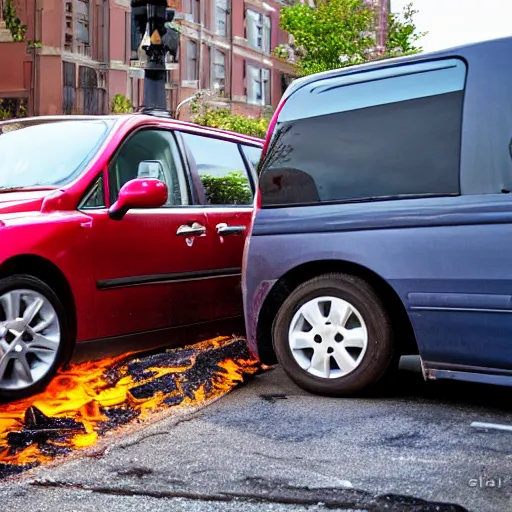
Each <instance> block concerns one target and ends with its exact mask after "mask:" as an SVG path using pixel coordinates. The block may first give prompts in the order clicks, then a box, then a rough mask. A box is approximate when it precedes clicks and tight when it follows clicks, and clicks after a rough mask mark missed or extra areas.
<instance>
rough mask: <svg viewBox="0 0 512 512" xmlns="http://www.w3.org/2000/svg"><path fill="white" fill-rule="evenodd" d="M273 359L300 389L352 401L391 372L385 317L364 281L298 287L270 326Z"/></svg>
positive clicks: (347, 278)
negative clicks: (273, 352) (355, 396)
mask: <svg viewBox="0 0 512 512" xmlns="http://www.w3.org/2000/svg"><path fill="white" fill-rule="evenodd" d="M272 334H273V343H274V350H275V353H276V357H277V359H278V361H279V363H280V364H281V366H282V367H283V369H284V370H285V372H286V373H287V374H288V376H289V377H290V378H291V379H292V380H293V381H294V382H295V383H296V384H297V385H298V386H300V387H301V388H303V389H305V390H307V391H310V392H312V393H316V394H320V395H327V396H350V395H355V394H358V393H361V392H362V391H363V390H368V389H369V388H371V387H373V386H375V385H376V384H377V383H378V382H380V381H381V379H382V378H383V377H384V376H385V375H386V374H387V372H388V371H390V370H391V369H392V368H393V367H394V361H395V359H396V358H395V350H394V341H393V333H392V328H391V323H390V319H389V316H388V314H387V312H386V309H385V308H384V305H383V304H382V301H381V300H380V298H379V297H378V295H377V294H376V293H375V291H374V289H373V288H372V287H371V286H370V285H369V284H368V283H367V282H366V281H364V280H363V279H361V278H359V277H356V276H353V275H348V274H342V273H331V274H325V275H322V276H319V277H315V278H313V279H311V280H309V281H307V282H305V283H303V284H301V285H300V286H298V287H297V288H296V289H295V290H294V291H293V292H292V293H291V294H290V295H289V297H288V298H287V299H286V300H285V301H284V303H283V305H282V307H281V308H280V310H279V312H278V314H277V315H276V318H275V320H274V324H273V333H272Z"/></svg>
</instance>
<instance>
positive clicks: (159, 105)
mask: <svg viewBox="0 0 512 512" xmlns="http://www.w3.org/2000/svg"><path fill="white" fill-rule="evenodd" d="M131 6H132V14H133V17H134V21H135V27H134V28H135V29H136V30H137V33H138V34H137V35H138V38H137V40H138V41H139V42H140V44H137V46H138V48H142V49H143V50H144V51H145V53H146V55H147V64H146V66H145V68H144V107H145V108H146V109H154V110H166V109H167V102H166V98H165V78H166V68H165V55H166V53H167V52H169V51H171V49H170V48H169V46H168V45H167V44H166V39H167V38H165V35H166V33H167V30H168V29H167V27H166V26H165V25H166V23H170V22H171V21H172V20H173V19H174V14H175V11H174V9H169V8H168V7H167V0H132V1H131Z"/></svg>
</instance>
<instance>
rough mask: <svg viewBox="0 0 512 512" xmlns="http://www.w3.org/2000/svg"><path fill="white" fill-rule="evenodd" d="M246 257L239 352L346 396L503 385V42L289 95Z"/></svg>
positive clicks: (510, 258) (508, 296)
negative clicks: (454, 383)
mask: <svg viewBox="0 0 512 512" xmlns="http://www.w3.org/2000/svg"><path fill="white" fill-rule="evenodd" d="M259 173H260V175H259V180H260V187H259V188H260V190H259V197H258V208H257V210H256V213H255V218H254V223H253V226H252V232H251V236H250V237H248V241H247V243H246V249H245V254H244V265H243V266H244V269H243V271H244V276H243V288H244V301H245V317H246V326H247V336H248V340H249V344H250V347H251V350H252V351H253V353H254V354H255V355H257V356H258V357H259V358H260V359H261V360H262V361H263V362H264V363H267V364H273V363H275V362H276V361H278V362H279V363H280V364H281V365H282V366H283V368H284V370H285V371H286V372H287V374H288V375H289V376H290V377H291V378H292V379H293V380H294V381H295V382H296V383H297V384H298V385H300V386H301V387H303V388H304V389H307V390H309V391H311V392H315V393H320V394H325V395H353V394H357V393H360V392H362V391H363V390H366V389H368V388H371V387H373V386H375V385H376V384H377V383H379V382H381V380H382V379H383V378H384V377H385V376H386V375H388V374H389V373H390V372H391V371H393V370H395V368H396V367H397V364H398V360H399V357H400V356H401V355H402V354H412V353H419V355H420V356H421V362H422V369H423V374H424V376H425V378H431V379H441V378H450V379H460V380H467V381H476V382H485V383H493V384H503V385H512V38H505V39H499V40H493V41H486V42H481V43H476V44H472V45H468V46H464V47H460V48H456V49H450V50H443V51H440V52H436V53H431V54H419V55H415V56H410V57H403V58H399V59H392V60H386V61H378V62H373V63H370V64H365V65H362V66H357V67H349V68H343V69H339V70H334V71H330V72H326V73H321V74H317V75H312V76H308V77H304V78H301V79H299V80H296V81H294V82H293V83H292V84H291V85H290V87H289V88H288V90H287V91H286V94H285V96H284V98H283V99H282V101H281V104H280V105H279V108H278V110H277V111H276V114H275V116H274V119H273V120H272V124H271V127H270V129H269V133H268V136H267V142H266V148H265V154H264V158H263V160H262V162H261V164H260V168H259Z"/></svg>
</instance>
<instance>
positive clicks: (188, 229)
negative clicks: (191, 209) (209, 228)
mask: <svg viewBox="0 0 512 512" xmlns="http://www.w3.org/2000/svg"><path fill="white" fill-rule="evenodd" d="M176 235H177V236H187V237H188V236H204V235H206V228H205V227H204V226H203V225H202V224H199V222H192V223H191V224H183V225H182V226H180V227H179V228H178V231H176Z"/></svg>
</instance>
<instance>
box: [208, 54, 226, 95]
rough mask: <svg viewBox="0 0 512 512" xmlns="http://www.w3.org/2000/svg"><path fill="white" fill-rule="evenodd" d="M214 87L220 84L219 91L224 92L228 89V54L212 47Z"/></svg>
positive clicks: (221, 93)
mask: <svg viewBox="0 0 512 512" xmlns="http://www.w3.org/2000/svg"><path fill="white" fill-rule="evenodd" d="M211 55H212V88H215V84H218V86H219V89H218V92H219V94H220V95H223V94H224V91H225V89H226V55H225V54H224V53H222V52H220V51H219V50H216V49H212V53H211Z"/></svg>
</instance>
